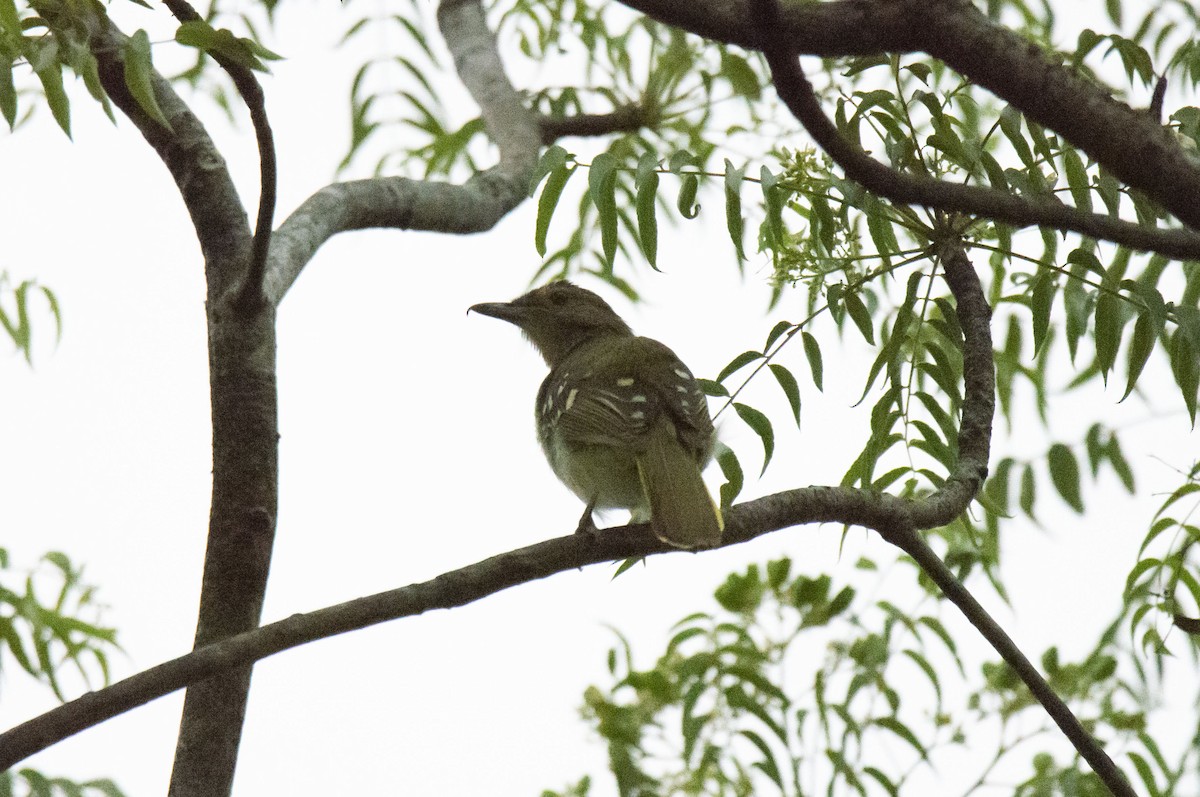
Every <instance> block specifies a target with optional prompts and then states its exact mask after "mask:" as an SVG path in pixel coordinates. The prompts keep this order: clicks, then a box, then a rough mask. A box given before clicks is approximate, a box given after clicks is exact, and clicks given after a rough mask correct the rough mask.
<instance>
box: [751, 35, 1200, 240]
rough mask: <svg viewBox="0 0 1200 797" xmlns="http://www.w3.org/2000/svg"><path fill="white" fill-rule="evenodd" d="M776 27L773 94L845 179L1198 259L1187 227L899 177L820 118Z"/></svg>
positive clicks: (910, 199) (914, 199)
mask: <svg viewBox="0 0 1200 797" xmlns="http://www.w3.org/2000/svg"><path fill="white" fill-rule="evenodd" d="M782 29H783V26H782V23H781V20H780V18H779V17H778V16H774V17H772V18H770V19H769V20H766V21H764V23H763V27H762V38H761V42H760V44H761V46H762V48H763V54H764V55H765V56H766V59H767V63H768V65H769V66H770V68H771V76H772V78H773V80H774V82H775V91H776V93H778V95H779V98H780V99H781V100H782V101H783V103H784V104H785V105H786V106H787V107H788V110H790V111H791V112H792V114H793V115H794V116H795V117H796V119H797V120H799V122H800V123H801V124H802V125H804V128H805V130H807V131H808V133H809V135H811V136H812V137H813V140H814V141H816V143H817V145H818V146H820V147H821V148H822V149H823V150H825V152H826V153H828V155H829V157H831V158H832V159H833V161H834V162H835V163H836V164H838V166H840V167H842V170H843V171H845V173H846V176H847V177H849V178H850V179H851V180H854V181H855V182H856V183H859V184H860V185H862V186H863V187H864V188H866V189H867V190H868V191H871V192H872V193H875V194H878V195H879V196H882V197H885V198H887V199H890V200H892V201H894V202H901V203H905V204H914V205H922V206H924V207H928V208H936V209H938V210H944V211H947V212H958V213H967V214H970V215H975V216H981V217H984V218H990V219H995V220H997V221H1002V222H1007V223H1009V224H1014V225H1016V226H1018V227H1024V226H1028V225H1038V226H1043V227H1053V228H1055V229H1059V230H1071V231H1073V232H1078V233H1080V234H1082V235H1087V236H1090V237H1092V238H1097V239H1102V240H1108V241H1114V242H1116V243H1120V244H1123V245H1125V246H1129V247H1131V248H1134V249H1150V250H1153V251H1156V252H1160V253H1162V254H1164V255H1169V256H1172V257H1178V258H1194V257H1200V234H1197V233H1194V232H1191V231H1188V230H1156V229H1152V228H1147V227H1143V226H1141V225H1139V224H1134V223H1132V222H1127V221H1121V220H1119V219H1114V218H1112V217H1110V216H1101V215H1097V214H1094V213H1087V212H1085V211H1081V210H1078V209H1076V208H1072V207H1069V206H1067V205H1064V204H1062V203H1061V202H1059V201H1057V200H1044V201H1035V200H1032V199H1029V198H1027V197H1021V196H1017V195H1015V194H1010V193H1008V192H1007V191H1001V190H998V189H995V188H983V187H979V186H971V185H963V184H960V183H948V182H943V181H941V180H935V179H933V178H930V177H924V176H918V175H912V174H905V173H902V172H898V171H896V170H895V169H892V168H891V167H889V166H886V165H885V164H883V163H880V162H879V161H877V160H875V159H874V158H872V157H871V156H869V155H868V154H867V153H865V152H863V151H862V150H861V149H859V148H858V147H857V146H856V145H855V144H853V143H851V142H850V141H848V140H846V138H844V137H843V136H842V134H841V133H839V132H838V129H837V127H836V126H835V125H834V123H833V122H832V120H830V119H829V117H828V116H826V115H825V112H824V110H823V109H822V108H821V105H820V103H819V102H818V100H817V96H816V93H815V92H814V91H813V87H812V84H810V83H809V82H808V78H806V77H805V76H804V72H803V71H802V70H801V69H800V66H799V62H798V61H797V59H796V55H795V53H794V52H793V51H792V50H791V42H790V41H788V40H787V39H786V38H785V36H784V35H783V34H782V33H780V31H781V30H782Z"/></svg>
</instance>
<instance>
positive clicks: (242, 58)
mask: <svg viewBox="0 0 1200 797" xmlns="http://www.w3.org/2000/svg"><path fill="white" fill-rule="evenodd" d="M175 41H177V42H179V43H180V44H182V45H184V46H185V47H195V48H196V49H198V50H203V51H204V52H206V53H209V54H211V55H214V56H218V57H221V58H225V59H227V60H229V61H230V62H232V63H234V64H237V65H238V66H242V67H245V68H247V69H253V70H255V71H257V72H269V71H270V70H269V69H267V65H266V64H264V63H263V62H262V61H260V60H259V58H260V57H262V58H267V59H270V60H277V59H279V58H280V57H281V56H279V55H276V54H275V53H273V52H271V51H270V50H268V49H266V48H265V47H263V46H262V45H261V44H259V43H258V42H255V41H253V40H252V39H245V38H238V37H237V36H234V35H233V33H232V32H231V31H229V30H227V29H226V28H221V29H220V30H217V29H216V28H214V27H213V26H212V25H210V24H208V23H207V22H205V21H204V20H202V19H196V20H190V21H188V22H184V23H183V24H182V25H180V26H179V29H178V30H176V31H175Z"/></svg>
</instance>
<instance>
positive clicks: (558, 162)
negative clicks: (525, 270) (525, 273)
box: [533, 147, 575, 257]
mask: <svg viewBox="0 0 1200 797" xmlns="http://www.w3.org/2000/svg"><path fill="white" fill-rule="evenodd" d="M567 158H568V155H567V151H566V150H565V149H563V148H562V147H551V148H550V149H548V150H546V152H545V154H544V155H542V165H543V167H549V176H548V177H547V178H546V184H545V185H544V186H543V187H542V195H541V196H540V197H538V208H537V222H536V224H535V226H534V232H533V245H534V248H535V249H537V253H538V255H540V256H541V257H545V256H546V235H547V234H548V233H549V231H550V219H551V218H553V216H554V211H555V209H556V208H557V207H558V200H559V198H560V197H562V192H563V188H565V187H566V185H567V181H568V180H570V179H571V176H572V175H573V174H575V165H574V164H571V165H569V166H568V165H567Z"/></svg>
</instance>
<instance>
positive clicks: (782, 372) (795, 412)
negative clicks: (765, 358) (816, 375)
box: [770, 363, 800, 426]
mask: <svg viewBox="0 0 1200 797" xmlns="http://www.w3.org/2000/svg"><path fill="white" fill-rule="evenodd" d="M770 368H771V373H772V374H774V375H775V381H777V382H779V387H780V388H782V389H783V394H784V395H785V396H787V400H788V404H789V405H790V406H791V408H792V416H793V417H794V418H795V419H796V426H799V425H800V385H799V384H797V382H796V377H795V376H793V375H792V372H791V371H789V370H788V369H787V368H786V367H784V366H782V365H780V364H779V363H771V364H770Z"/></svg>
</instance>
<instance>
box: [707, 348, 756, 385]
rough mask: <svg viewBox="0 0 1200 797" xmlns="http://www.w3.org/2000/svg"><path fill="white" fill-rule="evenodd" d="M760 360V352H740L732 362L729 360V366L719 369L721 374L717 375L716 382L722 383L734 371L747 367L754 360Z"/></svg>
mask: <svg viewBox="0 0 1200 797" xmlns="http://www.w3.org/2000/svg"><path fill="white" fill-rule="evenodd" d="M762 358H763V355H762V352H757V351H753V350H751V351H744V352H742V353H741V354H739V355H738V356H737V357H734V358H733V359H732V360H730V361H729V365H726V366H725V367H724V368H722V369H721V373H719V374H717V381H718V382H724V381H725V379H726V378H727V377H728V376H730V375H731V374H733V373H734V372H735V371H738V370H740V369H741V368H744V367H746V366H747V365H749V364H750V363H752V362H754V361H755V360H761V359H762Z"/></svg>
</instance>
